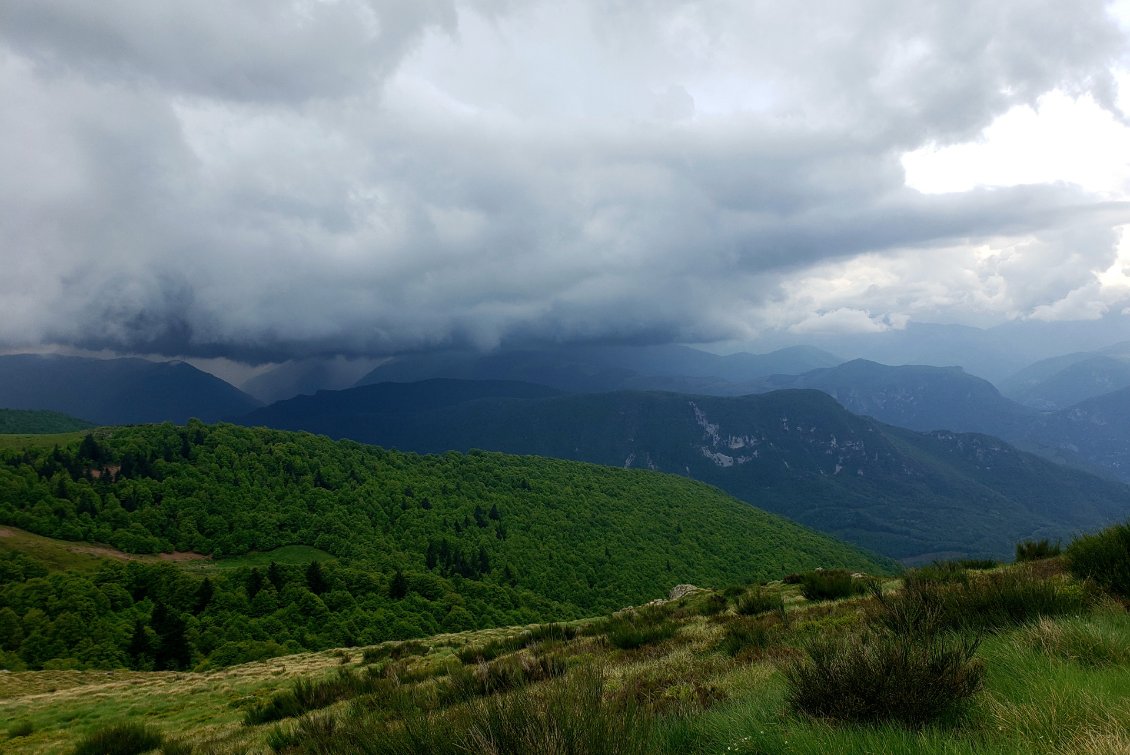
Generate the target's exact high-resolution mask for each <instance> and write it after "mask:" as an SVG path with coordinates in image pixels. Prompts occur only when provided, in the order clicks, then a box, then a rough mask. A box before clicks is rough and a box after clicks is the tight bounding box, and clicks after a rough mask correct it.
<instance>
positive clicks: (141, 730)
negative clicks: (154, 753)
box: [74, 722, 163, 755]
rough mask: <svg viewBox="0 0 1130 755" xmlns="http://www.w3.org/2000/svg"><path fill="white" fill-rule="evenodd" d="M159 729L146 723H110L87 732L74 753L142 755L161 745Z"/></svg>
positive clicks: (83, 754)
mask: <svg viewBox="0 0 1130 755" xmlns="http://www.w3.org/2000/svg"><path fill="white" fill-rule="evenodd" d="M162 739H163V738H162V736H161V733H160V732H159V731H157V730H156V729H154V728H151V727H149V726H146V725H145V724H139V723H133V722H123V723H117V724H110V725H109V726H103V727H102V728H100V729H98V730H96V731H93V732H91V733H90V734H87V735H86V736H85V737H83V738H82V739H81V740H80V741H79V743H78V745H76V746H75V749H74V755H140V753H143V752H149V751H150V750H156V749H157V748H158V747H160V746H161V742H162Z"/></svg>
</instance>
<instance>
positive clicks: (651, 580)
mask: <svg viewBox="0 0 1130 755" xmlns="http://www.w3.org/2000/svg"><path fill="white" fill-rule="evenodd" d="M0 523H2V524H8V525H11V526H15V527H19V528H22V529H25V530H28V531H31V532H34V533H37V534H40V535H46V536H50V537H55V538H63V539H68V540H74V541H87V542H96V543H105V544H108V545H111V546H114V547H115V548H118V549H120V550H122V551H124V552H127V553H135V554H143V553H156V552H158V551H173V550H176V551H180V552H195V553H200V554H206V555H210V556H211V557H213V558H214V559H224V558H226V557H237V556H245V555H246V554H249V553H252V552H262V551H269V550H271V549H275V548H279V547H281V546H288V545H303V546H310V547H314V548H319V549H321V550H322V551H325V552H326V553H328V554H330V555H332V556H333V557H335V559H336V560H335V561H334V562H321V563H320V562H316V561H314V562H311V563H312V564H317V566H309V565H308V566H302V565H295V564H290V565H288V564H281V563H279V564H275V565H274V567H272V566H271V565H270V564H269V563H268V565H267V567H266V568H265V569H264V568H262V567H254V566H250V565H248V564H247V563H246V562H245V564H243V565H240V566H238V567H236V568H229V569H220V568H216V569H213V570H211V571H210V572H209V571H207V570H202V569H201V567H200V564H199V562H198V561H196V562H193V564H192V568H191V570H187V569H185V568H181V567H179V566H177V565H174V564H146V563H141V562H137V561H131V562H126V563H123V562H121V561H115V562H112V563H111V562H108V563H107V565H106V566H105V567H104V568H102V569H101V570H99V571H98V572H97V573H96V574H94V575H93V576H91V575H90V574H89V573H86V574H82V575H77V574H74V573H71V572H60V573H52V574H47V573H46V571H45V570H44V569H43V568H42V567H41V566H39V565H38V564H37V563H35V560H34V558H28V557H27V555H25V554H21V553H17V552H13V553H9V555H7V556H6V557H5V558H4V560H2V561H0V566H2V568H3V569H5V570H6V578H5V580H4V582H5V586H4V587H3V588H2V589H0V651H3V652H4V653H6V655H5V656H3V657H4V658H6V660H5V661H4V663H5V664H6V665H8V666H10V667H13V666H14V667H19V666H20V665H26V666H28V667H33V668H34V667H40V666H43V665H45V664H48V663H51V662H57V663H62V664H63V665H64V666H66V665H71V666H79V667H83V666H89V667H106V666H109V667H113V666H119V665H127V666H132V667H140V668H184V667H188V666H193V665H197V664H200V663H202V662H203V663H206V664H210V665H225V664H227V663H232V662H237V661H242V660H249V659H253V658H255V657H263V656H269V655H278V654H280V653H283V652H295V651H297V650H302V649H318V648H324V647H332V646H334V645H350V644H356V643H359V642H376V641H380V640H383V639H389V638H405V637H412V636H419V635H423V634H429V633H434V632H437V631H457V630H463V629H472V628H482V627H489V626H498V625H503V624H513V623H524V622H529V621H538V620H549V619H563V618H574V617H579V616H584V615H591V614H593V613H599V612H604V611H609V610H613V609H616V608H619V607H621V606H623V605H627V604H630V603H635V602H640V601H643V600H647V599H650V598H652V597H655V596H656V595H659V594H662V593H664V592H665V591H666V590H667V589H669V588H670V587H671V586H673V585H675V584H678V583H684V582H693V583H709V584H728V583H732V582H738V581H748V580H765V579H772V578H779V577H781V576H782V575H784V574H786V573H789V572H794V571H800V570H804V569H810V568H814V567H816V566H840V567H845V568H849V569H853V570H866V571H876V570H883V569H885V568H889V564H887V563H885V562H880V561H877V560H876V559H875V558H873V557H870V556H868V555H866V554H864V553H862V552H861V551H859V550H856V549H854V548H852V547H851V546H848V545H845V544H843V543H839V542H836V541H834V540H832V539H831V538H829V537H826V536H823V535H819V534H817V533H815V532H812V531H810V530H807V529H804V528H803V527H801V526H798V525H796V524H793V523H791V522H788V521H786V520H784V519H781V518H779V517H777V516H774V515H771V514H767V513H765V512H763V511H759V510H757V509H754V508H752V507H750V506H747V505H746V504H744V503H741V502H739V501H737V500H735V499H733V498H731V497H729V496H727V495H725V494H723V493H722V492H720V491H718V490H717V489H714V488H711V487H709V486H707V485H704V484H701V483H697V482H692V481H690V480H686V479H683V478H679V477H675V476H671V475H663V474H654V473H650V472H646V471H640V470H617V469H610V468H606V467H600V466H595V465H590V464H581V463H577V462H569V461H561V460H554V459H543V458H536V457H515V456H506V455H503V454H498V453H482V452H478V453H471V454H468V455H463V454H456V453H450V454H444V455H441V456H417V455H415V454H410V453H400V452H395V451H385V450H382V449H379V448H374V447H368V446H363V445H360V444H357V443H353V442H334V441H331V440H329V439H327V438H323V437H316V436H312V435H308V434H305V433H293V432H282V431H272V430H263V429H246V428H240V427H236V426H231V425H217V426H214V427H210V426H207V425H204V424H201V423H199V422H191V423H189V425H188V426H186V427H175V426H173V425H167V424H166V425H159V426H142V427H128V428H127V427H124V428H112V429H103V430H99V431H97V434H96V435H90V436H87V437H86V438H85V439H84V440H83V441H82V442H81V443H74V444H72V445H70V446H67V447H64V448H61V449H33V448H28V449H24V450H18V451H6V452H3V453H0ZM3 540H4V539H3V538H0V548H2V547H3ZM221 563H222V561H221ZM204 579H207V580H208V584H209V586H208V587H205V586H204V582H203V580H204ZM29 611H31V613H29Z"/></svg>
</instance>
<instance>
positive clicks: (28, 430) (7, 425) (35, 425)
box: [0, 409, 94, 435]
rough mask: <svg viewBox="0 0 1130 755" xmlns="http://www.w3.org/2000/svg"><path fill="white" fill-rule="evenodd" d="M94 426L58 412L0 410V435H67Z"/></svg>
mask: <svg viewBox="0 0 1130 755" xmlns="http://www.w3.org/2000/svg"><path fill="white" fill-rule="evenodd" d="M91 427H94V424H93V423H91V422H87V421H86V420H81V419H75V418H74V417H70V416H67V415H66V414H61V413H59V412H50V411H38V410H34V409H0V435H12V434H27V435H30V434H40V433H69V432H74V431H75V430H87V429H89V428H91Z"/></svg>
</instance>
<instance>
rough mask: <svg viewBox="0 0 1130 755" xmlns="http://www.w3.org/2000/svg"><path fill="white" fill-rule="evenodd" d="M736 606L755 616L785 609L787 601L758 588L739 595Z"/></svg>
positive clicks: (741, 610)
mask: <svg viewBox="0 0 1130 755" xmlns="http://www.w3.org/2000/svg"><path fill="white" fill-rule="evenodd" d="M849 579H850V577H849ZM734 607H735V608H736V609H737V612H738V613H740V614H741V615H742V616H754V615H756V614H759V613H768V612H769V611H784V610H785V601H784V599H783V598H782V597H781V596H780V595H769V594H767V593H763V592H762V591H761V588H758V589H756V590H753V591H751V592H747V593H746V594H745V595H742V596H741V597H739V598H738V600H737V603H736V604H735V606H734Z"/></svg>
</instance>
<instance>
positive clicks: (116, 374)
mask: <svg viewBox="0 0 1130 755" xmlns="http://www.w3.org/2000/svg"><path fill="white" fill-rule="evenodd" d="M258 405H259V402H258V401H256V400H255V399H253V398H251V397H250V396H248V395H247V394H245V393H243V392H242V391H240V390H238V389H237V388H235V387H233V386H231V385H229V384H228V383H225V382H224V381H223V380H220V379H219V378H217V377H215V376H213V375H209V374H208V373H206V372H202V371H200V370H198V369H196V368H195V367H193V366H192V365H190V364H186V363H184V362H150V361H147V360H145V359H88V358H83V357H66V356H58V355H39V354H17V355H12V356H0V406H5V407H8V408H11V409H49V410H52V411H57V412H63V413H64V414H69V415H71V416H74V417H82V418H83V419H86V420H89V421H91V422H95V423H97V424H100V425H120V424H131V423H140V422H164V421H166V420H168V421H171V422H186V421H187V420H188V419H189V418H191V417H196V418H198V419H201V420H204V421H215V420H218V419H220V418H221V417H226V416H233V415H239V414H244V413H246V412H248V411H250V410H251V409H253V408H255V407H256V406H258Z"/></svg>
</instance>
